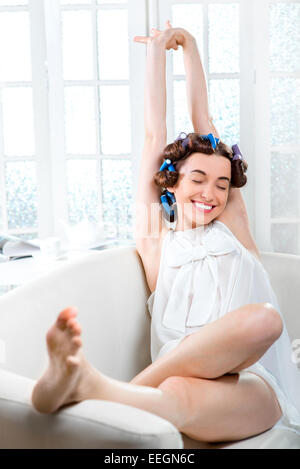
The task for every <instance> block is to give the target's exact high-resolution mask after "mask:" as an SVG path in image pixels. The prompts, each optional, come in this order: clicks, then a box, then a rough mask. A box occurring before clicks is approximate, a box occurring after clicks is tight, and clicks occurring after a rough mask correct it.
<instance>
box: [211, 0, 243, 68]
mask: <svg viewBox="0 0 300 469" xmlns="http://www.w3.org/2000/svg"><path fill="white" fill-rule="evenodd" d="M239 24H240V13H239V5H238V4H236V3H232V4H230V3H229V4H222V3H220V4H219V3H216V4H210V5H208V25H209V28H208V31H209V34H208V44H209V53H208V56H209V72H210V73H237V72H239V71H240V64H239V34H240V33H239Z"/></svg>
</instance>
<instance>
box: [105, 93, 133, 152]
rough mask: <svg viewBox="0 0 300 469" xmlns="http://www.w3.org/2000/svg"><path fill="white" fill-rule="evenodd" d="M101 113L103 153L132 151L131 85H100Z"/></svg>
mask: <svg viewBox="0 0 300 469" xmlns="http://www.w3.org/2000/svg"><path fill="white" fill-rule="evenodd" d="M100 114H101V148H102V153H103V154H107V155H114V154H124V153H130V152H131V135H130V127H131V125H130V101H129V87H128V86H100Z"/></svg>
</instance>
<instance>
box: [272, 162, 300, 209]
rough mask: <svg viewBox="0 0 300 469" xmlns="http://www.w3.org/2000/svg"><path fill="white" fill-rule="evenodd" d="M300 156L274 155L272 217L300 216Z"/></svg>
mask: <svg viewBox="0 0 300 469" xmlns="http://www.w3.org/2000/svg"><path fill="white" fill-rule="evenodd" d="M299 185H300V154H296V153H294V154H284V153H272V156H271V216H272V217H273V218H274V217H298V216H299V213H300V212H299V201H300V194H299Z"/></svg>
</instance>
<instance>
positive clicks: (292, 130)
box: [270, 78, 300, 145]
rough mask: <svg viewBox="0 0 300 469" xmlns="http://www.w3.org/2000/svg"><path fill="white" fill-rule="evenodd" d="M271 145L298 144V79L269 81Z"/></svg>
mask: <svg viewBox="0 0 300 469" xmlns="http://www.w3.org/2000/svg"><path fill="white" fill-rule="evenodd" d="M270 96H271V143H272V145H276V144H281V143H284V144H287V145H289V144H299V143H300V79H299V78H273V79H272V80H271V89H270Z"/></svg>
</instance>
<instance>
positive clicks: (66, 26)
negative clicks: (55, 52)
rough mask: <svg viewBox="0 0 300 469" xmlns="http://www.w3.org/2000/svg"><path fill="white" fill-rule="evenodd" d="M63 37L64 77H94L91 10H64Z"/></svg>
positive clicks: (69, 78)
mask: <svg viewBox="0 0 300 469" xmlns="http://www.w3.org/2000/svg"><path fill="white" fill-rule="evenodd" d="M62 37H63V67H64V79H65V80H91V79H93V37H92V17H91V12H89V11H83V10H81V11H63V12H62Z"/></svg>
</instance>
